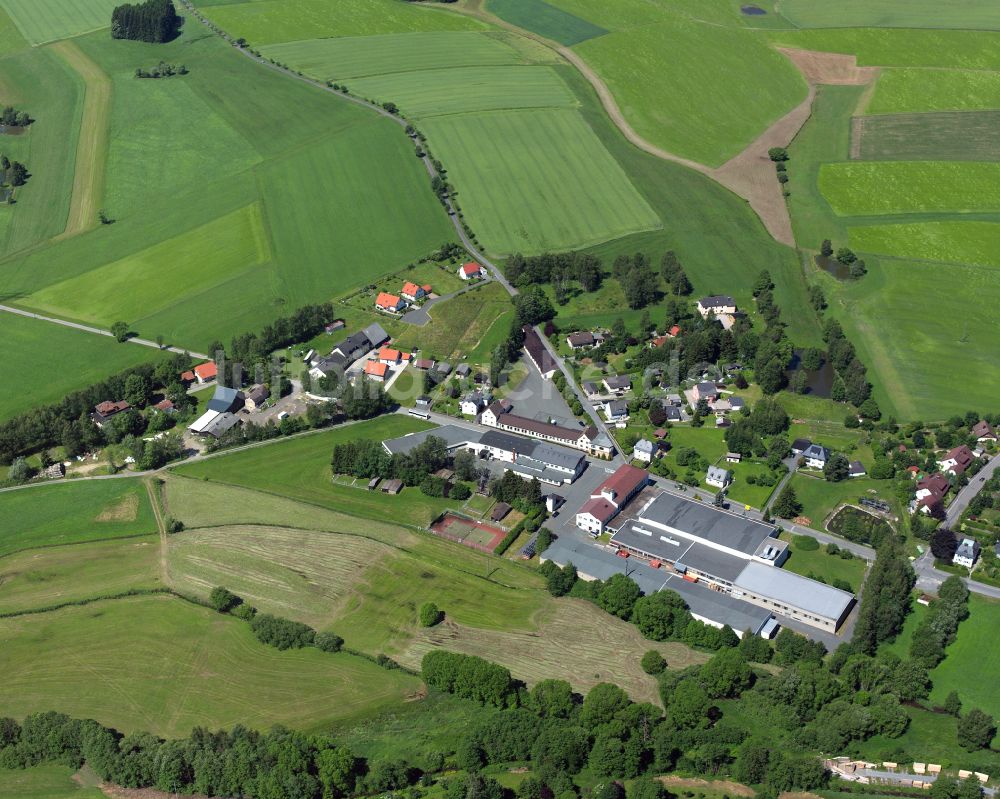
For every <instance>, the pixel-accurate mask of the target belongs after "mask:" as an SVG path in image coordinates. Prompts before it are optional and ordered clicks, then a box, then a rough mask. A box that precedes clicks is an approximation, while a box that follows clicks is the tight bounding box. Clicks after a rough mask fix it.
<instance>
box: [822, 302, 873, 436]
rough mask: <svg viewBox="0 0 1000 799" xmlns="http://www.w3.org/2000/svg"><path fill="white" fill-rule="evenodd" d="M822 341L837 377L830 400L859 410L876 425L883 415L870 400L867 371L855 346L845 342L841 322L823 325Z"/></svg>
mask: <svg viewBox="0 0 1000 799" xmlns="http://www.w3.org/2000/svg"><path fill="white" fill-rule="evenodd" d="M823 340H824V341H826V347H827V357H828V358H829V359H830V364H831V365H832V366H833V369H834V372H836V375H837V376H836V378H835V379H834V382H833V387H832V388H831V391H830V399H832V400H833V401H834V402H849V403H850V404H851V405H853V406H855V407H856V408H857V409H858V414H859V415H861V416H862V417H864V418H866V419H871V420H874V421H877V420H878V419H879V418H881V416H882V413H881V411H880V410H879V407H878V403H876V402H875V399H874V397H872V385H871V383H869V382H868V370H867V368H866V367H865V365H864V364H863V363H862V362H861V359H860V358H858V354H857V351H856V350H855V349H854V345H853V344H851V342H850V341H848V340H847V336H846V335H845V334H844V329H843V327H841V325H840V322H838V321H837V320H836V319H828V320H827V321H826V323H825V324H824V326H823Z"/></svg>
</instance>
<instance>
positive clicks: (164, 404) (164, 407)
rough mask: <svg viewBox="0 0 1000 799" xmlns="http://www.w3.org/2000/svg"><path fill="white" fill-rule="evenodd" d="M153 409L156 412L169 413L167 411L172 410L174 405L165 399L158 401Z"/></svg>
mask: <svg viewBox="0 0 1000 799" xmlns="http://www.w3.org/2000/svg"><path fill="white" fill-rule="evenodd" d="M153 407H154V408H156V410H158V411H169V410H173V407H174V403H172V402H171V401H170V400H168V399H165V400H160V401H159V402H158V403H156V405H154V406H153Z"/></svg>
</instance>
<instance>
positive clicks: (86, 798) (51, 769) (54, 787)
mask: <svg viewBox="0 0 1000 799" xmlns="http://www.w3.org/2000/svg"><path fill="white" fill-rule="evenodd" d="M0 794H2V795H3V796H10V797H16V799H104V794H103V793H101V791H100V790H99V789H98V788H94V787H88V786H84V785H81V784H80V783H78V782H76V780H74V779H73V769H71V768H68V767H67V766H53V765H45V766H34V767H33V768H28V769H11V770H7V769H0Z"/></svg>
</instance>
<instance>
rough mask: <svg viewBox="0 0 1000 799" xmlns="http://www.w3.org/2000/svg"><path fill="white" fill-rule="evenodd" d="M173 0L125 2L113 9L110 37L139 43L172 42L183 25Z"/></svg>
mask: <svg viewBox="0 0 1000 799" xmlns="http://www.w3.org/2000/svg"><path fill="white" fill-rule="evenodd" d="M181 21H182V20H181V17H180V16H178V14H177V11H176V9H174V4H173V2H172V0H145V2H143V3H125V4H124V5H120V6H116V7H115V8H114V9H113V10H112V12H111V38H112V39H134V40H136V41H140V42H154V43H156V42H169V41H170V40H171V39H173V38H175V37H176V36H177V32H178V30H179V29H180V26H181Z"/></svg>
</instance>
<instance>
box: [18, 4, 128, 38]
mask: <svg viewBox="0 0 1000 799" xmlns="http://www.w3.org/2000/svg"><path fill="white" fill-rule="evenodd" d="M2 5H3V8H4V10H5V11H6V12H7V13H8V14H10V16H11V18H12V19H13V20H14V23H15V24H16V25H17V27H18V29H19V30H20V31H21V33H22V35H23V36H24V38H25V39H27V40H28V41H30V42H31V43H32V44H42V43H44V42H51V41H55V40H56V39H67V38H69V37H71V36H79V35H80V34H81V33H87V32H88V31H92V30H97V29H98V28H106V27H108V26H109V25H110V24H111V10H112V9H113V8H114V7H115V6H116V5H118V3H117V2H115V0H3V3H2Z"/></svg>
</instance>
